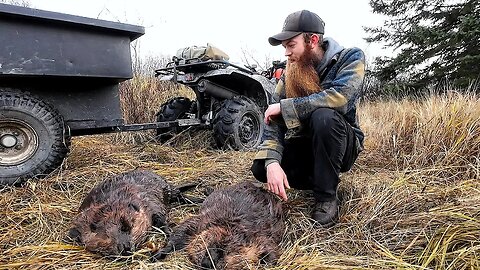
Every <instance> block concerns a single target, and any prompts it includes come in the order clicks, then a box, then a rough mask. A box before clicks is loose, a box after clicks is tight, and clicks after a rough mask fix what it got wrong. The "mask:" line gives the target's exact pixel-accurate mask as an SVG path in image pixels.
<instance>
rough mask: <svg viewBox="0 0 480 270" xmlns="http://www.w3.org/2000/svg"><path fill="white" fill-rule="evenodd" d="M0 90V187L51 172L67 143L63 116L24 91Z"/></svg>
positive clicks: (58, 163)
mask: <svg viewBox="0 0 480 270" xmlns="http://www.w3.org/2000/svg"><path fill="white" fill-rule="evenodd" d="M0 90H1V92H0V116H1V117H0V186H4V185H13V184H21V183H23V182H24V181H25V180H27V179H28V178H30V177H34V176H44V175H46V174H48V173H50V172H52V171H53V170H54V169H56V168H57V167H58V166H60V165H61V163H62V162H63V159H64V158H65V157H66V155H67V153H68V147H69V145H70V137H69V136H65V132H64V131H65V127H64V122H63V118H62V117H61V115H60V114H59V113H58V112H57V110H55V109H54V108H53V107H52V106H50V105H48V104H47V103H45V102H43V101H42V100H40V99H38V98H35V97H33V96H32V95H30V94H28V93H26V92H20V91H16V90H12V89H0Z"/></svg>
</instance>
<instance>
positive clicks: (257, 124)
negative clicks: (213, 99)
mask: <svg viewBox="0 0 480 270" xmlns="http://www.w3.org/2000/svg"><path fill="white" fill-rule="evenodd" d="M263 129H264V126H263V113H262V112H261V111H260V108H259V107H258V105H257V104H255V103H254V102H253V101H252V100H250V99H249V98H247V97H244V96H235V97H233V98H232V99H228V100H225V101H224V102H223V104H222V107H221V108H220V110H219V112H218V113H217V114H216V115H215V118H214V120H213V131H214V139H215V142H216V144H217V146H218V147H219V148H222V149H233V150H250V149H254V148H256V147H257V146H258V145H259V144H260V142H261V139H262V135H263Z"/></svg>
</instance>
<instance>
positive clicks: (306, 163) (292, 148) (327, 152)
mask: <svg viewBox="0 0 480 270" xmlns="http://www.w3.org/2000/svg"><path fill="white" fill-rule="evenodd" d="M308 121H309V123H308V124H309V130H308V134H307V136H305V137H295V138H290V139H287V140H285V143H284V150H283V157H282V162H281V166H282V168H283V170H284V171H285V174H286V175H287V179H288V183H289V184H290V187H292V188H296V189H311V190H313V193H314V196H315V200H316V201H331V200H334V199H336V192H337V186H338V182H339V180H340V178H339V174H340V172H346V171H348V170H350V168H351V167H352V165H353V163H354V162H355V160H356V158H357V156H358V153H357V147H356V139H355V134H354V131H353V129H352V127H351V126H350V124H348V123H347V121H346V120H345V119H344V117H343V116H342V115H341V114H340V113H338V112H337V111H334V110H332V109H327V108H319V109H317V110H315V111H314V112H313V113H312V115H311V117H310V119H309V120H308ZM305 124H306V123H305ZM251 170H252V172H253V175H254V176H255V178H256V179H257V180H259V181H261V182H264V183H266V182H267V175H266V170H265V160H254V162H253V165H252V168H251Z"/></svg>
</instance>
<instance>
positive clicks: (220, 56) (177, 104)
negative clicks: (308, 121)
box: [155, 45, 275, 150]
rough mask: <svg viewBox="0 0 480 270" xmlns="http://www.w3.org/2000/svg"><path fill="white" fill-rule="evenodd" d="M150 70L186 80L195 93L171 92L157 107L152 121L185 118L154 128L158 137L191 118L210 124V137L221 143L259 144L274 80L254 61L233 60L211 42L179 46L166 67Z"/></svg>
mask: <svg viewBox="0 0 480 270" xmlns="http://www.w3.org/2000/svg"><path fill="white" fill-rule="evenodd" d="M155 76H156V77H160V79H161V80H168V81H173V82H175V83H180V84H183V85H185V86H188V87H189V88H190V89H192V90H193V91H194V93H195V97H196V98H195V99H194V100H190V99H189V98H186V97H174V98H172V99H170V100H168V101H167V102H165V103H164V104H163V105H162V106H161V107H160V110H159V111H158V113H157V114H156V121H157V122H164V121H178V122H179V123H183V122H185V120H187V119H190V122H188V121H187V122H186V123H187V124H185V125H182V124H179V126H178V127H166V128H159V129H157V138H158V139H159V140H160V141H161V142H165V141H166V140H168V139H170V138H171V137H172V136H174V135H175V134H176V133H178V132H180V131H181V130H182V129H184V128H185V127H186V126H190V124H188V123H196V124H195V126H200V127H206V128H210V129H213V137H214V141H215V143H216V145H217V147H219V148H221V149H233V150H250V149H255V148H256V147H257V146H258V145H259V144H260V142H261V139H262V135H263V130H264V124H263V112H264V111H265V110H266V108H267V107H268V103H269V100H270V97H271V95H272V93H273V91H274V89H275V83H274V82H272V81H270V80H268V79H267V78H266V77H265V76H262V75H261V74H259V73H258V72H256V71H255V67H248V66H244V67H242V66H240V65H236V64H233V63H231V62H229V61H228V56H227V55H226V54H225V53H224V52H222V51H221V50H219V49H217V48H215V47H213V46H211V45H207V46H206V47H196V46H194V47H187V48H183V49H180V50H179V52H177V54H176V56H174V57H173V58H172V61H171V62H169V63H168V64H167V65H166V67H164V68H160V69H157V70H155ZM191 126H193V124H192V125H191Z"/></svg>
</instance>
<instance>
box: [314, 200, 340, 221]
mask: <svg viewBox="0 0 480 270" xmlns="http://www.w3.org/2000/svg"><path fill="white" fill-rule="evenodd" d="M337 217H338V200H333V201H328V202H316V203H315V205H314V207H313V213H312V218H313V220H315V222H316V223H315V224H316V225H320V226H322V227H324V228H329V227H331V226H333V224H335V221H336V220H337Z"/></svg>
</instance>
